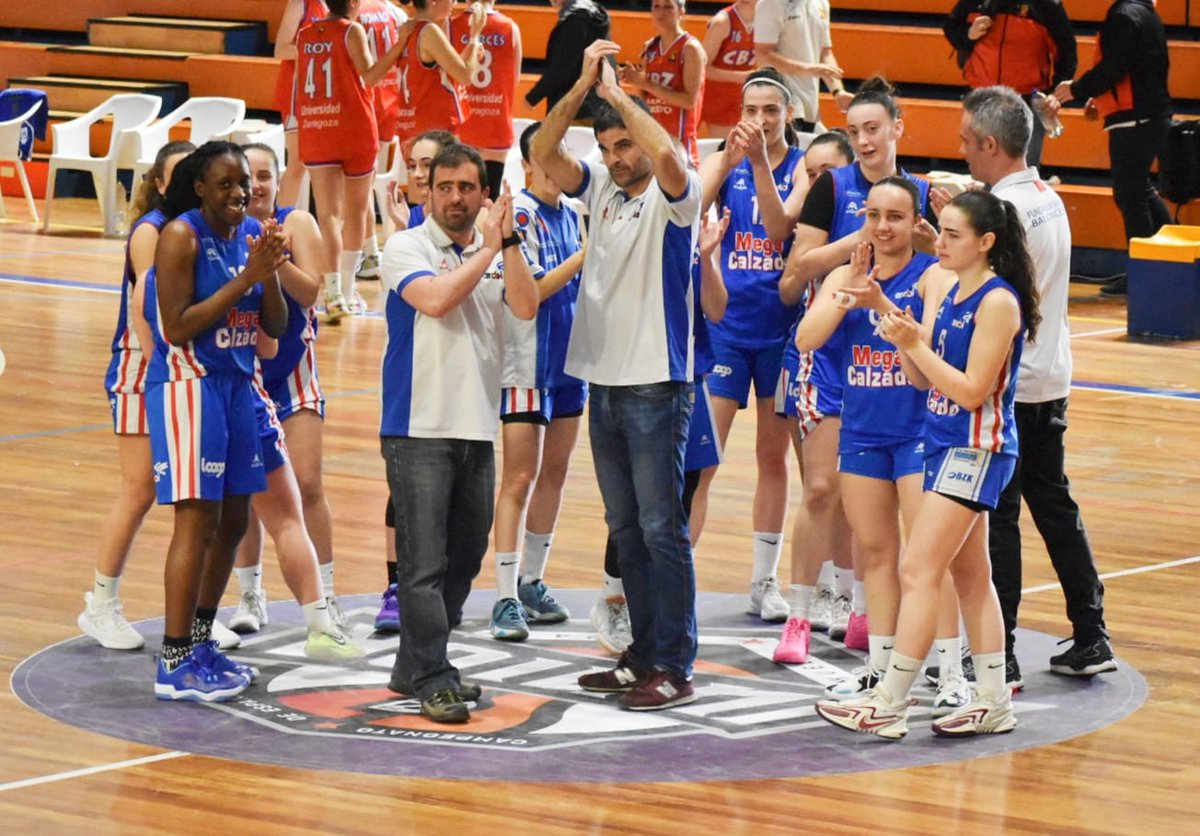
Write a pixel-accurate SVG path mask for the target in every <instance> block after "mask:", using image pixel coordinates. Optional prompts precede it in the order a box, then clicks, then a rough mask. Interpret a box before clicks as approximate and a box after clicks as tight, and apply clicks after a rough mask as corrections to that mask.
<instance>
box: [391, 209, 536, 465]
mask: <svg viewBox="0 0 1200 836" xmlns="http://www.w3.org/2000/svg"><path fill="white" fill-rule="evenodd" d="M482 246H483V236H482V234H481V233H480V232H479V231H478V230H476V232H475V238H474V240H473V241H472V242H471V244H470V245H468V246H467V247H465V248H463V247H460V246H458V244H456V243H454V242H453V241H452V240H451V239H450V238H449V237H448V236H447V235H446V233H445V231H444V230H443V229H442V228H441V227H440V226H438V225H437V224H436V223H427V224H422V225H421V226H419V227H416V228H414V229H407V230H404V231H403V232H397V233H396V234H395V235H393V236H392V237H391V238H389V239H388V242H387V245H386V246H385V247H384V251H383V263H382V267H383V270H382V273H383V279H382V280H383V287H384V290H385V291H386V292H387V301H386V304H385V306H384V312H385V316H386V318H387V327H388V340H387V348H386V350H385V351H384V355H383V396H382V400H383V416H382V420H381V423H380V431H379V434H380V435H381V436H385V437H386V436H395V437H405V438H449V439H458V440H463V441H489V442H491V441H495V440H496V436H497V434H498V427H499V422H498V421H497V420H496V416H497V415H498V414H499V412H500V374H501V372H502V371H503V359H504V358H503V357H502V356H501V352H500V351H498V350H497V346H498V345H499V344H500V335H501V331H502V329H503V327H504V257H503V255H499V254H498V255H497V256H496V258H495V259H494V260H493V261H492V263H491V264H490V265H489V266H488V269H487V271H486V272H485V273H484V274H483V278H482V279H480V280H479V282H478V283H477V284H476V285H475V288H474V289H473V290H472V291H471V293H470V294H469V295H468V296H467V297H466V298H465V299H464V300H463V301H462V302H460V303H459V304H458V305H456V306H455V307H454V308H453V309H451V310H449V311H447V312H446V313H445V314H444V315H443V316H441V317H433V316H429V315H427V314H423V313H421V312H420V311H418V310H417V309H416V308H414V307H413V306H412V305H410V304H409V303H408V302H406V301H404V297H403V296H402V295H401V294H402V293H403V291H404V288H405V287H407V286H408V284H409V283H410V282H412V281H415V280H416V279H419V278H422V277H424V276H439V275H442V274H444V273H449V272H450V271H452V270H455V269H457V268H458V267H459V266H461V265H462V263H463V262H464V261H466V260H467V259H469V258H470V257H471V256H472V255H474V254H475V253H476V252H477V251H478V250H479V248H480V247H482ZM531 270H532V272H533V275H534V277H535V278H540V277H541V276H542V275H543V271H542V270H541V269H540V268H539V267H537V266H532V267H531Z"/></svg>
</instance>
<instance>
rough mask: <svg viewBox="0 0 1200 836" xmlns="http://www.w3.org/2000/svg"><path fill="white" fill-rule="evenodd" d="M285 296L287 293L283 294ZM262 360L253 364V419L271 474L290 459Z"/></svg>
mask: <svg viewBox="0 0 1200 836" xmlns="http://www.w3.org/2000/svg"><path fill="white" fill-rule="evenodd" d="M284 298H287V294H284ZM262 363H263V360H262V359H261V358H259V360H258V362H257V363H256V364H255V365H256V368H255V370H254V377H252V378H251V383H252V385H253V386H254V395H255V399H254V421H255V423H256V424H257V425H258V446H259V447H260V448H261V449H262V460H263V473H266V474H268V475H269V474H271V473H274V472H275V471H276V470H278V469H279V468H281V467H283V466H284V465H285V464H287V463H288V461H290V458H289V456H288V450H287V443H286V441H285V434H284V431H283V421H282V420H280V418H279V413H278V411H277V410H276V409H275V402H274V401H273V400H271V394H270V392H268V391H267V387H266V384H264V383H263V377H262V374H263V372H262Z"/></svg>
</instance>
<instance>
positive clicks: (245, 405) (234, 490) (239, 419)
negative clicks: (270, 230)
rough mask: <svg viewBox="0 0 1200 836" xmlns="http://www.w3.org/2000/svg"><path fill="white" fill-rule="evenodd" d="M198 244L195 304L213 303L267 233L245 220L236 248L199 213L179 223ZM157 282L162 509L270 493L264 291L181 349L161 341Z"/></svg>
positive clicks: (153, 293)
mask: <svg viewBox="0 0 1200 836" xmlns="http://www.w3.org/2000/svg"><path fill="white" fill-rule="evenodd" d="M179 220H180V221H182V222H183V223H185V224H186V225H187V226H189V227H190V228H191V230H192V233H193V234H194V235H195V236H196V241H197V245H198V252H197V254H196V264H195V267H194V270H195V274H194V284H193V290H192V295H193V299H195V300H196V301H198V302H199V301H203V300H204V299H207V298H208V297H210V296H212V295H213V294H214V293H216V292H217V291H218V290H220V289H221V288H222V287H223V286H224V285H226V284H227V283H228V282H230V281H231V280H232V279H234V278H235V277H236V276H237V275H238V274H239V273H241V272H242V270H243V269H244V268H245V266H246V260H247V258H248V256H249V248H248V247H247V246H246V236H247V235H250V236H252V237H257V236H259V235H260V234H261V232H262V227H261V226H260V225H259V223H258V221H256V220H254V219H253V218H246V219H245V220H243V221H242V223H241V224H240V225H239V226H238V228H237V229H235V230H234V232H233V237H232V238H230V239H226V238H222V237H221V236H219V235H217V234H216V233H215V232H213V230H212V228H211V227H209V225H208V223H207V222H206V221H205V220H204V216H203V214H202V213H201V211H200V210H199V209H192V210H190V211H188V212H185V213H184V214H182V215H180V216H179ZM156 283H157V278H156V277H155V274H154V271H153V270H152V271H150V274H149V276H148V277H147V280H146V310H147V311H148V312H149V311H153V318H151V317H150V316H149V315H148V316H147V319H150V320H151V322H150V324H151V328H152V329H153V331H154V356H153V357H152V358H151V360H150V369H149V375H148V383H149V385H148V386H147V389H146V417H147V420H148V422H149V424H150V450H151V453H152V455H153V457H154V484H155V490H156V492H157V494H158V501H159V503H160V504H162V505H169V504H172V503H175V502H180V501H182V500H185V499H203V500H221V499H223V498H224V497H225V496H239V495H243V494H251V493H258V492H259V491H263V490H266V487H267V483H266V476H265V474H264V471H263V461H262V450H261V447H260V445H259V434H258V424H257V421H256V417H255V403H256V402H257V401H258V400H259V398H258V396H257V395H256V394H255V392H254V387H253V383H252V378H253V376H254V366H255V350H256V346H257V343H258V323H259V315H260V312H261V310H262V298H263V288H262V285H261V284H256V285H254V286H253V287H251V288H250V289H249V290H248V291H246V293H245V294H243V295H242V297H241V298H240V299H238V302H237V305H235V306H234V307H232V308H230V309H229V311H228V313H227V314H226V315H225V316H224V317H222V318H221V319H220V320H219V321H218V322H217V323H216V324H214V325H213V326H212V327H210V328H209V329H208V330H206V331H204V332H202V333H200V334H198V335H197V336H196V337H195V338H194V339H192V340H190V341H189V342H188V343H186V344H185V345H181V346H175V345H171V344H170V343H168V342H167V341H166V338H165V337H164V336H163V334H162V326H161V322H162V318H161V316H160V314H159V311H158V291H157V284H156Z"/></svg>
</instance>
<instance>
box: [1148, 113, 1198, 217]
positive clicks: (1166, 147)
mask: <svg viewBox="0 0 1200 836" xmlns="http://www.w3.org/2000/svg"><path fill="white" fill-rule="evenodd" d="M1158 191H1159V192H1160V193H1161V194H1162V196H1163V197H1165V198H1166V199H1167V200H1169V201H1171V202H1172V203H1178V204H1184V203H1187V202H1188V201H1189V200H1195V199H1196V198H1198V197H1200V119H1187V120H1184V121H1182V122H1172V123H1171V127H1170V129H1169V130H1168V131H1167V140H1166V142H1165V143H1163V149H1162V153H1161V154H1159V156H1158Z"/></svg>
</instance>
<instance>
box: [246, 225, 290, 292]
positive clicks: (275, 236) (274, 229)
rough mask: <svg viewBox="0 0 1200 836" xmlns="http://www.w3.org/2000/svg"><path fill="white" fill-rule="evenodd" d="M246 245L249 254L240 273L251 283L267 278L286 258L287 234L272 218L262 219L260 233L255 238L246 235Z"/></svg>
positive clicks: (257, 282) (254, 283)
mask: <svg viewBox="0 0 1200 836" xmlns="http://www.w3.org/2000/svg"><path fill="white" fill-rule="evenodd" d="M246 246H247V247H248V248H249V250H250V254H249V256H248V257H247V259H246V266H245V268H244V269H243V270H242V275H243V276H244V277H245V278H246V280H247V281H248V282H249V283H250V284H251V285H256V284H259V283H261V282H263V281H266V280H267V279H269V278H270V277H271V276H272V275H274V274H275V271H276V270H278V269H279V268H280V267H281V266H282V265H283V264H284V263H285V262H286V261H287V260H288V254H287V248H288V240H287V236H286V235H284V233H283V227H282V226H280V224H279V222H278V221H277V220H275V219H274V218H268V219H267V220H265V221H263V224H262V233H261V234H260V235H259V236H258V237H257V238H255V237H253V236H250V235H247V236H246Z"/></svg>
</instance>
